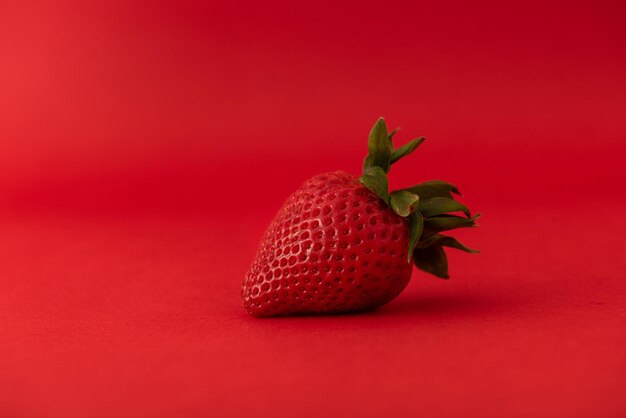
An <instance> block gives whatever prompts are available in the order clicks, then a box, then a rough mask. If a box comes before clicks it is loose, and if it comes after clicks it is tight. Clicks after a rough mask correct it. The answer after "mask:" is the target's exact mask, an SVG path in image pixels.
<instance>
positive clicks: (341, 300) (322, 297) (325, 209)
mask: <svg viewBox="0 0 626 418" xmlns="http://www.w3.org/2000/svg"><path fill="white" fill-rule="evenodd" d="M408 243H409V225H408V222H407V221H406V219H404V218H402V217H400V216H398V215H396V214H395V213H394V212H393V211H392V210H391V209H390V208H389V207H388V206H387V205H385V203H384V202H383V201H381V200H380V199H379V198H377V197H376V196H375V195H374V194H372V193H371V192H370V191H369V190H368V189H366V188H365V187H364V186H363V185H362V184H361V183H360V182H359V179H358V178H357V177H354V176H352V175H350V174H347V173H344V172H335V173H327V174H322V175H318V176H316V177H313V178H312V179H310V180H308V181H306V182H305V183H304V184H303V185H302V187H301V188H300V189H298V191H296V192H295V193H294V194H293V195H291V197H289V198H288V199H287V201H286V202H285V204H284V205H283V207H282V209H281V210H280V211H279V213H278V214H277V216H276V218H275V219H274V221H273V222H272V224H271V225H270V227H269V229H268V230H267V232H266V233H265V236H264V237H263V239H262V241H261V246H260V248H259V252H258V254H257V258H256V260H255V261H254V263H253V265H252V266H251V268H250V271H249V272H248V274H247V275H246V277H245V279H244V283H243V288H242V296H243V300H244V306H245V308H246V309H247V310H248V312H249V313H251V314H252V315H254V316H272V315H276V314H281V315H282V314H298V313H329V312H350V311H358V310H363V309H370V308H374V307H377V306H380V305H383V304H385V303H387V302H389V301H390V300H392V299H393V298H395V297H396V296H397V295H398V294H400V292H402V290H403V289H404V288H405V287H406V285H407V283H408V282H409V279H410V277H411V270H412V265H411V263H409V262H407V251H408Z"/></svg>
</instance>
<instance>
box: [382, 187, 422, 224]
mask: <svg viewBox="0 0 626 418" xmlns="http://www.w3.org/2000/svg"><path fill="white" fill-rule="evenodd" d="M418 201H419V196H418V195H416V194H413V193H411V192H407V191H405V190H398V191H395V192H391V194H390V195H389V205H390V206H391V209H393V211H394V212H395V213H397V214H398V215H400V216H402V217H403V218H405V217H407V216H409V215H410V214H411V212H413V209H414V208H415V207H416V206H417V202H418Z"/></svg>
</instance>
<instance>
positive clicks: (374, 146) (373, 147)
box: [363, 118, 393, 174]
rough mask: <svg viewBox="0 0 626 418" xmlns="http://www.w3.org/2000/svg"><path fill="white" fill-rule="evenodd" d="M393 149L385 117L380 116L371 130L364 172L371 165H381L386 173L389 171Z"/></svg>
mask: <svg viewBox="0 0 626 418" xmlns="http://www.w3.org/2000/svg"><path fill="white" fill-rule="evenodd" d="M392 150H393V145H392V143H391V138H390V137H389V133H388V132H387V124H386V123H385V119H383V118H379V119H378V120H377V121H376V123H375V124H374V126H373V127H372V130H371V131H370V136H369V141H368V142H367V151H368V154H367V157H365V162H364V163H363V174H366V173H365V170H367V169H368V168H370V167H380V168H382V170H383V172H384V173H385V174H386V173H388V172H389V167H390V165H391V163H390V159H391V151H392Z"/></svg>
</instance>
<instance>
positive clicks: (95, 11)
mask: <svg viewBox="0 0 626 418" xmlns="http://www.w3.org/2000/svg"><path fill="white" fill-rule="evenodd" d="M103 3H106V4H102V5H98V4H96V2H91V3H89V2H18V1H9V2H7V1H4V2H1V3H0V376H1V378H0V416H2V417H111V416H119V417H168V416H185V417H192V416H252V415H254V416H261V417H265V416H267V417H283V416H284V417H288V416H330V415H334V416H417V415H418V414H419V415H420V416H483V417H484V416H494V417H496V416H497V417H501V416H515V417H527V416H528V417H530V416H533V417H563V416H569V417H573V416H580V417H589V416H597V417H623V416H626V398H625V397H624V393H625V392H626V378H625V372H626V361H625V360H626V354H625V353H626V333H625V329H626V308H625V305H624V300H625V297H626V277H624V271H625V270H626V262H625V260H624V254H625V250H626V248H625V245H624V237H623V235H624V233H625V232H626V228H625V226H626V225H625V221H624V213H625V209H626V198H625V196H624V184H625V180H626V175H625V173H626V171H625V170H624V167H623V160H624V157H626V145H625V144H626V143H625V141H626V117H624V115H626V77H624V74H626V24H625V23H624V22H625V21H626V8H625V7H624V5H623V4H624V3H623V2H619V1H613V2H611V1H586V2H569V1H568V2H565V1H564V2H545V1H541V2H493V3H491V2H489V3H488V2H478V3H476V2H422V1H420V2H406V3H401V2H387V3H384V2H377V3H371V4H367V3H363V2H341V4H338V3H337V2H325V1H317V2H314V3H302V2H286V1H281V2H270V3H269V4H268V3H267V2H256V3H252V2H251V3H235V2H200V1H198V2H192V1H184V2H181V1H170V2H127V1H119V2H103ZM380 115H383V116H385V117H386V118H387V120H388V121H389V123H390V125H392V126H396V125H401V126H403V128H404V129H403V130H402V131H401V133H400V134H398V136H397V138H398V140H399V141H400V143H402V142H404V141H407V140H409V139H411V138H413V137H414V136H416V135H426V136H427V137H428V140H427V141H426V142H425V143H424V144H423V145H422V147H421V148H420V150H419V151H418V152H417V153H416V155H415V156H412V157H411V158H410V159H408V160H406V161H405V162H404V163H403V164H402V165H400V166H398V167H396V168H394V172H392V177H393V180H392V184H393V185H396V186H407V185H410V184H411V183H415V182H417V181H422V180H426V179H430V178H443V179H446V180H449V181H452V182H454V183H457V184H458V185H459V187H460V188H461V191H463V192H464V193H465V197H464V202H466V203H467V204H468V205H470V207H472V208H474V209H476V210H480V211H482V212H484V215H485V216H484V218H482V219H481V222H480V223H481V227H480V228H479V229H475V230H471V231H461V233H460V234H458V235H459V236H460V237H462V238H463V240H464V241H466V242H467V243H468V244H469V245H471V246H473V247H477V248H480V249H481V250H482V251H483V252H482V253H481V254H480V255H476V256H470V255H466V254H456V253H452V252H451V253H450V262H451V275H452V279H451V280H450V281H440V280H437V279H434V278H431V277H426V276H425V275H423V274H420V273H415V274H414V277H413V280H412V282H411V284H410V285H409V287H408V289H407V290H406V291H405V292H404V293H403V294H402V295H401V296H400V297H399V298H398V299H397V300H395V301H393V302H392V303H390V304H389V305H387V306H385V307H383V308H381V309H379V310H378V311H375V312H371V313H367V314H360V315H343V316H336V317H333V316H327V317H305V318H282V319H269V320H258V319H253V318H251V317H249V316H248V315H247V314H246V313H245V312H244V310H243V309H242V306H241V302H240V297H239V287H240V282H241V279H242V277H243V274H244V273H245V271H246V269H247V267H248V265H249V263H250V261H251V259H252V257H253V256H254V253H255V250H256V245H257V243H258V240H259V238H260V236H261V234H262V232H263V230H264V228H265V226H266V225H267V223H268V222H269V221H270V219H271V217H272V215H273V213H274V212H275V211H276V209H277V208H278V207H279V206H280V204H281V202H282V200H283V199H284V198H285V197H286V196H287V195H288V194H289V193H290V192H291V191H292V190H294V189H295V188H296V187H297V186H298V185H299V184H300V183H301V182H302V181H304V180H305V179H306V178H308V177H310V176H312V175H314V174H316V173H319V172H323V171H329V170H336V169H344V170H347V171H351V172H354V173H357V172H358V170H359V168H360V164H361V161H362V158H363V156H364V154H365V152H366V137H367V133H368V131H369V128H370V127H371V125H372V124H373V122H374V121H375V119H376V118H377V117H378V116H380Z"/></svg>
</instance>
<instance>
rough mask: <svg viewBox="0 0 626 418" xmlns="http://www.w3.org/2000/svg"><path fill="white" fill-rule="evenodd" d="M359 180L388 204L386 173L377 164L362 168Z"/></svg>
mask: <svg viewBox="0 0 626 418" xmlns="http://www.w3.org/2000/svg"><path fill="white" fill-rule="evenodd" d="M359 181H360V182H361V183H362V184H363V185H364V186H365V187H367V188H368V189H369V191H371V192H372V193H374V194H375V195H376V196H378V197H380V198H381V199H383V200H384V201H385V203H387V204H389V184H388V182H387V175H386V174H385V172H384V171H383V169H382V168H381V167H379V166H373V167H368V168H366V169H365V170H364V174H363V175H362V176H361V177H360V178H359Z"/></svg>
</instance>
